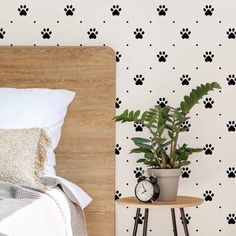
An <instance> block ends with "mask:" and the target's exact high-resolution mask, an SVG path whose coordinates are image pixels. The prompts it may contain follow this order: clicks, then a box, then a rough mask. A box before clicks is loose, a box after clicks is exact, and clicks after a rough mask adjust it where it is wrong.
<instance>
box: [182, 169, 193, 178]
mask: <svg viewBox="0 0 236 236" xmlns="http://www.w3.org/2000/svg"><path fill="white" fill-rule="evenodd" d="M190 173H191V170H189V168H188V167H183V168H182V178H189V174H190Z"/></svg>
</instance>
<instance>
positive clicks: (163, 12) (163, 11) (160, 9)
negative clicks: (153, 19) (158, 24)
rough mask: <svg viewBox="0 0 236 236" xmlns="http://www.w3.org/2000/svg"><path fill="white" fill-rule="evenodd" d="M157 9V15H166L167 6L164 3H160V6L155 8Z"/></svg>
mask: <svg viewBox="0 0 236 236" xmlns="http://www.w3.org/2000/svg"><path fill="white" fill-rule="evenodd" d="M157 11H158V15H159V16H165V15H166V12H167V11H168V8H167V7H166V6H165V5H160V6H159V7H158V8H157Z"/></svg>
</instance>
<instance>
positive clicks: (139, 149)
mask: <svg viewBox="0 0 236 236" xmlns="http://www.w3.org/2000/svg"><path fill="white" fill-rule="evenodd" d="M148 152H152V151H151V150H150V149H145V148H142V147H140V148H133V149H132V150H131V151H130V152H129V153H130V154H131V153H148Z"/></svg>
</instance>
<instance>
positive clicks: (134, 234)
mask: <svg viewBox="0 0 236 236" xmlns="http://www.w3.org/2000/svg"><path fill="white" fill-rule="evenodd" d="M139 214H140V208H137V211H136V217H135V222H134V230H133V236H136V235H137V229H138V220H139Z"/></svg>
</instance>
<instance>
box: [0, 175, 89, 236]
mask: <svg viewBox="0 0 236 236" xmlns="http://www.w3.org/2000/svg"><path fill="white" fill-rule="evenodd" d="M43 179H44V182H45V184H46V185H47V186H48V187H49V189H48V190H46V191H41V190H39V189H38V190H37V189H29V188H24V187H20V186H18V185H15V184H11V183H8V182H4V181H0V236H87V232H86V222H85V216H84V212H83V209H82V208H84V207H86V206H87V205H88V204H89V203H90V201H91V198H90V197H89V196H88V195H87V194H86V193H85V192H84V191H83V190H82V189H81V188H79V187H78V186H76V185H75V184H73V183H71V182H70V181H68V180H66V179H63V178H61V177H43ZM62 190H63V191H62Z"/></svg>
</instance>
